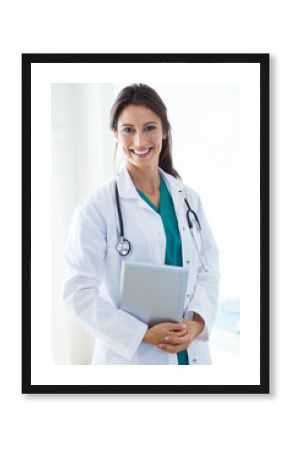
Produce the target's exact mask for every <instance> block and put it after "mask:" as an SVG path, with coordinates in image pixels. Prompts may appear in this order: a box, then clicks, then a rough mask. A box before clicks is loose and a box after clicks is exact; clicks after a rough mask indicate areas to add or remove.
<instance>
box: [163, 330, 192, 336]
mask: <svg viewBox="0 0 290 450" xmlns="http://www.w3.org/2000/svg"><path fill="white" fill-rule="evenodd" d="M187 334H188V330H187V329H186V330H182V331H169V332H168V333H167V334H166V336H170V337H171V336H172V337H181V336H186V335H187Z"/></svg>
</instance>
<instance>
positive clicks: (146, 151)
mask: <svg viewBox="0 0 290 450" xmlns="http://www.w3.org/2000/svg"><path fill="white" fill-rule="evenodd" d="M151 150H152V147H148V148H146V149H145V150H142V151H140V150H134V149H130V152H131V153H134V155H137V156H138V157H139V158H144V156H146V155H148V154H149V153H150V152H151Z"/></svg>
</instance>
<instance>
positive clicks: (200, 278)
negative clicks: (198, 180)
mask: <svg viewBox="0 0 290 450" xmlns="http://www.w3.org/2000/svg"><path fill="white" fill-rule="evenodd" d="M196 195H197V194H196ZM197 198H198V207H197V215H198V218H199V221H200V224H201V228H202V230H201V258H202V260H203V261H204V262H206V266H207V270H205V267H204V266H203V265H202V264H201V262H200V261H199V268H198V273H197V277H196V282H195V286H194V292H193V296H192V298H191V300H190V303H189V306H188V308H187V311H194V312H196V313H198V314H199V315H200V316H201V317H202V318H203V319H204V321H205V326H204V329H203V331H202V332H201V334H200V335H199V336H198V338H197V339H198V340H203V341H207V340H209V336H210V333H211V331H212V327H213V324H214V321H215V318H216V313H217V305H218V296H219V280H220V271H219V251H218V247H217V245H216V242H215V240H214V237H213V234H212V232H211V229H210V227H209V224H208V221H207V219H206V216H205V213H204V210H203V206H202V204H201V201H200V199H199V197H197Z"/></svg>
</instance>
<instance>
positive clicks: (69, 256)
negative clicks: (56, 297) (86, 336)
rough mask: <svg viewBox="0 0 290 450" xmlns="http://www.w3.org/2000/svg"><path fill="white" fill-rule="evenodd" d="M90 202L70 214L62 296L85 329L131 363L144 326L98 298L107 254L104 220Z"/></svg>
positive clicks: (80, 205)
mask: <svg viewBox="0 0 290 450" xmlns="http://www.w3.org/2000/svg"><path fill="white" fill-rule="evenodd" d="M91 203H92V202H85V203H84V202H82V203H80V204H79V205H78V207H77V208H76V210H75V212H74V215H73V219H72V222H71V225H70V228H69V234H68V239H67V244H66V249H65V276H64V282H63V288H62V293H63V294H62V297H63V300H64V302H65V303H66V305H67V307H68V309H69V311H70V312H71V314H72V315H73V316H74V317H76V318H77V319H78V320H79V321H80V322H81V324H82V325H83V326H84V327H85V328H87V329H88V330H89V331H90V332H92V333H93V334H94V335H95V336H96V337H98V338H99V339H101V340H102V341H103V342H104V343H105V344H106V345H107V346H108V347H109V348H111V349H112V350H113V351H114V352H116V353H118V354H120V355H121V356H122V357H124V358H126V359H127V360H130V359H131V358H132V357H133V355H134V353H135V352H136V350H137V348H138V346H139V345H140V343H141V342H142V340H143V336H144V334H145V332H146V330H147V325H146V324H144V323H143V322H141V321H139V320H138V319H136V318H135V317H133V316H131V315H130V314H128V313H126V312H125V311H122V310H120V309H118V308H117V307H116V306H115V305H114V304H113V302H112V301H110V300H108V299H106V298H103V297H102V296H101V295H100V285H101V283H102V280H103V275H104V267H105V259H106V252H107V242H106V221H105V219H104V217H103V216H102V214H101V212H100V211H99V210H98V208H97V207H96V205H94V204H91Z"/></svg>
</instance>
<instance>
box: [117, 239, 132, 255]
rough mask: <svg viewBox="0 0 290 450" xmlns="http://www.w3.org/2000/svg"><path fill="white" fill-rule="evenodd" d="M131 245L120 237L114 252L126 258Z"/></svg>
mask: <svg viewBox="0 0 290 450" xmlns="http://www.w3.org/2000/svg"><path fill="white" fill-rule="evenodd" d="M130 249H131V245H130V242H129V241H128V240H127V239H124V238H123V237H121V240H120V241H119V242H118V243H117V245H116V250H117V252H118V253H119V255H121V256H126V255H128V253H129V252H130Z"/></svg>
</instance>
